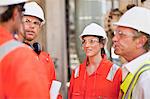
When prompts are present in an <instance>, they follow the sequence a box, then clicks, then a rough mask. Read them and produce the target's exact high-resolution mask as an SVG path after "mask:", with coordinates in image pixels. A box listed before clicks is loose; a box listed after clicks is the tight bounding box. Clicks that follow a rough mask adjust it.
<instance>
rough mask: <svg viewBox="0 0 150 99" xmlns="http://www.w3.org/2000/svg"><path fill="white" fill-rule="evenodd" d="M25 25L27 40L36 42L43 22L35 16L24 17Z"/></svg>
mask: <svg viewBox="0 0 150 99" xmlns="http://www.w3.org/2000/svg"><path fill="white" fill-rule="evenodd" d="M23 24H24V30H25V40H27V41H32V40H34V39H35V38H36V37H37V36H38V34H39V31H40V27H41V21H40V20H39V19H38V18H37V17H34V16H23Z"/></svg>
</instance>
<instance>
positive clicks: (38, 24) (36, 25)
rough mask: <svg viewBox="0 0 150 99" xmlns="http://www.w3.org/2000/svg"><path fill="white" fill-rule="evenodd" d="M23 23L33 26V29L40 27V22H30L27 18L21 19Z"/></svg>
mask: <svg viewBox="0 0 150 99" xmlns="http://www.w3.org/2000/svg"><path fill="white" fill-rule="evenodd" d="M23 23H24V24H27V25H31V24H33V25H34V26H35V27H40V25H41V22H40V21H32V20H29V19H27V18H25V19H23Z"/></svg>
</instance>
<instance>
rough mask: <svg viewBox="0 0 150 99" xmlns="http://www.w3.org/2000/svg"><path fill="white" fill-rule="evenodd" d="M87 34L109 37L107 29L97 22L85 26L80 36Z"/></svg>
mask: <svg viewBox="0 0 150 99" xmlns="http://www.w3.org/2000/svg"><path fill="white" fill-rule="evenodd" d="M86 35H94V36H102V37H103V38H107V36H106V32H105V30H104V29H103V28H102V27H101V26H100V25H98V24H96V23H91V24H89V25H87V26H86V27H85V28H84V30H83V32H82V34H81V35H80V38H82V36H86Z"/></svg>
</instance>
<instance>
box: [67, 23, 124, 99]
mask: <svg viewBox="0 0 150 99" xmlns="http://www.w3.org/2000/svg"><path fill="white" fill-rule="evenodd" d="M80 39H81V41H82V47H83V49H84V52H85V54H86V59H85V60H84V62H83V63H82V64H80V66H78V67H77V68H76V69H75V71H73V73H72V76H71V80H70V87H69V93H68V94H69V95H68V99H98V98H102V99H103V98H107V99H118V96H119V89H120V84H121V80H122V78H121V77H122V75H121V73H122V72H121V69H120V68H119V67H118V66H117V65H114V64H113V63H111V62H110V61H109V60H107V58H106V55H105V54H104V53H102V50H103V49H104V45H105V40H106V39H107V37H106V32H105V31H104V29H103V28H102V27H101V26H99V25H98V24H96V23H91V24H90V25H87V26H86V27H85V29H84V30H83V32H82V34H81V35H80Z"/></svg>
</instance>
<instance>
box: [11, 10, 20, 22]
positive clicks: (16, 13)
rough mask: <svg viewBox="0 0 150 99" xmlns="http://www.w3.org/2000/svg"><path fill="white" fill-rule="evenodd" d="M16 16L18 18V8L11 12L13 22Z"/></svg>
mask: <svg viewBox="0 0 150 99" xmlns="http://www.w3.org/2000/svg"><path fill="white" fill-rule="evenodd" d="M18 16H19V12H18V8H17V7H15V8H14V10H13V15H12V19H13V21H14V20H17V18H18Z"/></svg>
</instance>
